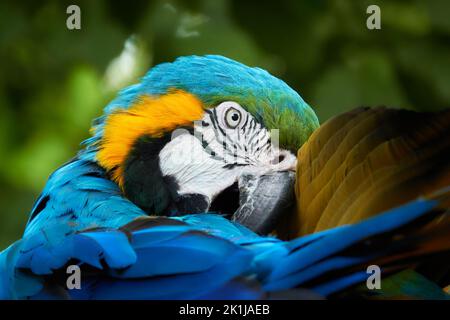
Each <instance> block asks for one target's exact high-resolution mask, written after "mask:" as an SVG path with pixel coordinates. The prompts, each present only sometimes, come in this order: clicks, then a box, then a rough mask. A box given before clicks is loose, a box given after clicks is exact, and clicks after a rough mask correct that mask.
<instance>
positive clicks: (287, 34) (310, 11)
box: [0, 0, 450, 248]
mask: <svg viewBox="0 0 450 320" xmlns="http://www.w3.org/2000/svg"><path fill="white" fill-rule="evenodd" d="M73 3H74V4H78V5H79V6H80V7H81V23H82V29H81V30H73V31H71V30H68V29H67V28H66V19H67V16H68V15H67V14H66V8H67V6H68V5H69V4H73ZM369 4H378V5H379V6H380V7H381V19H382V29H381V30H373V31H371V30H368V29H367V28H366V19H367V17H368V15H367V14H366V8H367V6H368V5H369ZM0 24H1V29H0V30H1V31H0V75H1V77H0V202H1V203H0V204H1V206H0V210H1V212H0V248H3V247H5V246H6V245H8V244H9V243H11V242H12V241H13V240H15V239H17V238H18V237H20V235H21V233H22V230H23V228H24V226H25V223H26V219H27V215H28V212H29V210H30V208H31V206H32V204H33V202H34V199H35V197H36V196H37V195H38V193H39V192H40V190H41V189H42V188H43V186H44V184H45V181H46V179H47V177H48V175H49V174H50V173H51V172H52V171H53V170H54V169H55V168H56V167H57V166H58V165H60V164H62V163H63V162H65V161H66V160H68V159H69V158H71V157H72V156H73V155H74V154H75V152H76V150H77V149H78V148H79V142H80V141H82V140H83V139H84V138H86V137H87V136H88V129H89V126H90V122H91V120H92V118H94V117H95V116H97V115H99V114H100V113H101V109H102V107H103V106H104V105H105V104H106V103H107V102H108V100H110V99H111V98H112V97H113V96H114V94H115V92H116V90H117V89H118V88H121V87H123V86H126V85H128V84H130V83H133V82H135V81H136V80H137V79H138V78H139V77H140V76H142V75H143V74H144V73H145V71H146V70H147V69H148V68H149V67H150V66H152V65H155V64H157V63H159V62H162V61H170V60H173V59H174V58H175V57H177V56H180V55H189V54H209V53H213V54H222V55H226V56H228V57H231V58H233V59H237V60H239V61H241V62H244V63H246V64H248V65H252V66H260V67H263V68H266V69H268V70H269V71H270V72H272V73H273V74H275V75H277V76H279V77H281V78H282V79H284V80H285V81H286V82H288V83H289V84H290V85H291V86H292V87H294V88H295V89H296V90H298V92H299V93H300V94H301V95H302V96H303V98H304V99H305V100H306V101H307V102H309V103H310V104H311V105H312V106H313V107H314V108H315V110H316V112H317V114H318V116H319V119H320V120H321V121H322V122H323V121H324V120H326V119H327V118H329V117H331V116H332V115H335V114H338V113H341V112H343V111H345V110H349V109H352V108H355V107H357V106H360V105H372V106H373V105H389V106H392V107H396V108H409V109H415V110H437V109H440V108H444V107H448V106H449V105H450V103H449V102H450V86H449V84H450V41H449V40H450V1H446V0H440V1H436V0H433V1H360V0H358V1H318V0H315V1H313V0H311V1H289V2H288V1H279V0H277V1H275V0H272V1H242V0H240V1H238V0H235V1H232V0H230V1H227V0H214V1H212V0H209V1H207V0H203V1H201V0H199V1H190V2H189V5H187V4H186V2H182V1H152V2H148V1H70V2H64V1H33V2H31V1H29V2H19V1H2V2H1V3H0ZM127 39H128V42H127V43H128V45H127V46H126V47H127V48H128V49H126V50H124V44H125V42H126V40H127Z"/></svg>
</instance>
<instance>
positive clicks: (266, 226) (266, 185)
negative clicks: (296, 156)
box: [232, 171, 295, 234]
mask: <svg viewBox="0 0 450 320" xmlns="http://www.w3.org/2000/svg"><path fill="white" fill-rule="evenodd" d="M294 181H295V173H294V172H292V171H281V172H275V173H271V174H267V175H262V176H253V175H243V176H242V177H240V178H239V181H238V187H239V208H238V209H237V210H236V212H235V213H234V215H233V217H232V220H234V221H237V222H239V223H240V224H242V225H244V226H246V227H247V228H249V229H251V230H253V231H254V232H256V233H258V234H268V233H270V232H272V231H273V230H274V229H275V227H276V226H277V223H278V221H279V220H280V217H281V216H283V214H285V213H288V212H289V211H290V210H289V209H291V208H292V207H293V205H294Z"/></svg>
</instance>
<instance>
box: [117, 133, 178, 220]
mask: <svg viewBox="0 0 450 320" xmlns="http://www.w3.org/2000/svg"><path fill="white" fill-rule="evenodd" d="M170 138H171V133H170V132H169V133H166V134H164V135H163V136H162V137H158V138H155V137H151V136H148V135H145V136H142V137H140V138H138V139H137V140H136V142H135V143H134V145H133V148H132V149H131V152H130V154H129V155H128V157H127V160H126V162H125V170H124V192H125V195H126V196H127V198H128V199H130V200H131V201H132V202H133V203H135V204H136V205H137V206H139V207H140V208H141V209H142V210H144V211H145V212H146V213H148V214H156V215H162V214H164V212H165V210H166V209H167V208H168V207H169V205H170V204H171V202H173V201H174V199H175V198H176V197H177V190H178V184H177V182H176V181H175V179H174V178H173V177H170V176H165V177H164V176H163V175H162V173H161V168H160V166H159V153H160V152H161V150H162V149H163V148H164V146H165V145H166V144H167V143H168V142H169V141H170Z"/></svg>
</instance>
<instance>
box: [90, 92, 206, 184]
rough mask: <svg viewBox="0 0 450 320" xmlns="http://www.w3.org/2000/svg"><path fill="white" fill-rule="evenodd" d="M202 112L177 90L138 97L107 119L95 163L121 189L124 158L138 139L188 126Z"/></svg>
mask: <svg viewBox="0 0 450 320" xmlns="http://www.w3.org/2000/svg"><path fill="white" fill-rule="evenodd" d="M203 112H204V109H203V105H202V103H201V101H200V100H198V99H197V98H196V97H195V96H193V95H192V94H189V93H187V92H184V91H181V90H178V91H173V92H170V93H168V94H166V95H163V96H159V97H152V96H141V97H140V98H139V100H138V101H137V102H136V103H135V104H134V105H133V106H131V107H130V108H128V109H119V110H117V111H115V112H114V113H112V114H111V115H110V116H108V118H107V119H106V122H105V128H104V133H103V138H102V140H101V142H100V149H99V151H98V153H97V161H98V162H99V164H100V165H101V166H102V167H103V168H105V169H106V170H108V171H110V172H111V174H112V179H113V180H114V181H116V182H117V183H118V184H119V186H121V187H122V186H123V182H124V181H123V171H124V164H125V161H126V158H127V156H128V154H129V152H130V151H131V148H132V146H133V144H134V142H135V141H136V140H137V139H138V138H139V137H141V136H143V135H150V136H152V137H161V136H162V135H163V134H164V133H167V132H171V131H173V130H175V129H176V128H177V127H180V126H192V125H193V122H194V121H196V120H200V119H201V118H202V117H203Z"/></svg>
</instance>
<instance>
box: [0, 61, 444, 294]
mask: <svg viewBox="0 0 450 320" xmlns="http://www.w3.org/2000/svg"><path fill="white" fill-rule="evenodd" d="M402 116H405V119H406V121H407V125H405V126H403V125H400V126H399V127H398V129H390V127H389V125H388V122H389V121H391V122H392V121H395V120H399V119H400V117H402ZM417 123H422V124H423V125H422V126H421V127H420V130H419V129H417V130H416V127H415V126H416V124H417ZM380 127H381V128H382V129H377V128H380ZM383 128H384V129H383ZM449 130H450V113H449V112H447V113H441V114H439V115H436V116H434V117H431V116H430V117H426V116H424V115H423V114H413V113H411V112H406V111H404V112H401V111H394V110H389V109H364V108H363V109H357V110H355V111H353V112H350V113H346V114H343V115H341V116H338V117H336V118H334V119H332V120H330V121H328V122H326V123H325V124H324V125H322V126H319V121H318V119H317V117H316V115H315V113H314V111H313V109H312V108H311V107H310V106H309V105H308V104H307V103H306V102H305V101H304V100H303V99H302V98H301V97H300V95H299V94H298V93H297V92H295V91H294V90H293V89H292V88H290V87H289V86H288V85H287V84H286V83H285V82H283V81H282V80H280V79H278V78H276V77H274V76H272V75H270V74H269V73H268V72H267V71H265V70H262V69H260V68H250V67H247V66H245V65H243V64H241V63H239V62H236V61H233V60H231V59H228V58H225V57H222V56H216V55H207V56H188V57H181V58H178V59H177V60H175V61H174V62H172V63H163V64H160V65H157V66H155V67H153V68H152V69H151V70H150V71H149V72H148V73H147V75H145V76H144V77H143V79H142V81H141V82H140V83H139V84H136V85H132V86H130V87H128V88H126V89H124V90H122V91H121V92H120V93H119V95H118V96H117V98H115V99H114V100H113V101H112V102H110V103H109V104H108V105H107V106H106V108H105V109H104V114H103V115H102V116H101V117H100V118H98V119H96V120H95V121H94V124H93V127H92V130H91V133H92V136H91V137H90V138H89V139H87V140H86V141H84V142H83V145H84V147H83V149H82V150H81V151H80V152H79V153H78V154H77V156H76V157H75V158H73V159H72V160H71V161H69V162H68V163H66V164H64V165H63V166H61V167H60V168H59V169H57V170H56V171H55V172H54V173H53V174H52V175H51V176H50V177H49V179H48V181H47V184H46V186H45V188H44V190H43V192H42V194H41V195H40V196H39V198H38V199H37V201H36V203H35V205H34V207H33V208H32V210H31V213H30V215H29V219H28V222H27V225H26V228H25V231H24V234H23V236H22V238H21V239H20V240H18V241H16V242H15V243H13V244H12V245H11V246H10V247H8V248H7V249H5V250H4V251H3V252H2V253H1V254H0V298H2V299H61V298H62V299H66V298H69V299H264V298H277V297H278V298H279V297H292V296H294V297H295V298H318V297H333V296H336V295H339V294H342V293H343V292H344V293H346V292H348V291H346V290H347V289H349V288H358V287H357V286H358V285H359V284H361V283H365V282H366V280H367V277H368V274H367V270H366V269H367V266H369V265H374V264H376V265H378V266H381V267H382V268H383V272H384V273H383V274H393V273H395V272H397V271H405V270H406V271H407V272H415V271H414V270H416V269H417V268H416V269H414V268H415V267H416V266H417V265H419V264H422V262H423V261H425V260H426V259H431V257H433V259H437V260H436V261H439V262H440V261H445V260H442V257H443V256H446V257H447V258H448V253H449V250H450V241H449V232H448V231H449V227H450V219H449V213H448V212H449V210H448V208H449V201H450V190H449V187H450V182H449V177H450V175H449V174H448V173H449V171H448V163H449V162H448V161H447V162H446V161H445V160H448V159H449V154H450V152H449V139H448V138H447V137H446V136H445V134H448V132H449ZM405 132H407V133H408V134H410V136H408V139H406V138H405V137H404V133H405ZM297 150H298V154H297V155H296V153H297ZM418 150H420V151H423V153H419V152H417V151H418ZM411 154H414V156H411V160H410V161H409V160H408V161H406V162H405V161H400V160H402V159H403V158H405V157H407V156H408V155H411ZM383 155H384V156H385V157H383ZM408 159H409V158H408ZM427 161H429V162H428V164H427V165H422V166H420V165H419V164H423V163H424V162H425V163H426V162H427ZM437 163H439V164H440V166H439V169H441V171H433V170H432V167H431V166H432V165H433V164H437ZM441 173H442V174H441ZM445 174H446V175H445ZM419 178H422V179H419ZM434 178H436V179H434ZM433 179H434V180H433ZM420 183H428V184H427V186H428V187H427V192H421V191H413V189H414V188H413V187H414V186H415V185H417V184H420ZM405 185H406V187H405ZM408 186H410V187H411V188H409V189H408ZM400 187H404V188H403V189H401V188H400ZM397 189H398V190H400V194H399V195H398V197H397V198H396V201H394V200H392V201H391V200H390V199H394V198H395V197H394V196H393V194H395V193H396V192H397V191H396V190H397ZM414 190H417V189H414ZM386 198H387V199H388V201H386V203H383V201H384V200H385V199H386ZM292 202H297V204H296V205H294V206H293V205H292ZM437 264H438V266H439V268H438V270H439V271H441V272H442V277H443V278H445V276H448V271H449V270H448V269H449V268H448V263H447V264H445V263H444V262H443V263H437ZM70 266H77V267H78V268H79V269H80V273H81V279H82V280H81V285H80V286H79V287H77V288H69V287H68V285H67V278H68V274H67V270H68V267H70ZM413 269H414V270H413ZM415 275H416V274H415V273H412V274H411V273H408V274H407V275H406V276H405V275H404V274H403V277H404V278H405V277H409V279H411V278H413V279H417V277H416V276H415ZM445 279H446V280H445V281H447V280H448V278H445ZM422 280H423V281H426V280H424V279H422ZM415 281H416V280H413V281H410V282H409V283H410V284H411V283H412V284H413V283H415ZM391 282H392V283H395V279H394V280H393V281H391ZM439 285H441V282H439ZM393 286H394V285H391V287H393ZM430 286H432V287H433V285H430ZM430 286H429V287H430ZM434 287H437V288H438V290H437V292H439V293H435V292H434V293H435V294H436V296H439V297H441V295H442V296H443V297H446V295H445V293H444V292H443V291H442V290H441V288H440V287H439V286H438V285H434ZM434 287H433V288H434ZM305 289H306V290H305ZM358 290H359V292H360V293H359V294H360V295H363V294H365V293H363V292H361V291H364V290H363V289H361V288H359V289H358ZM358 290H356V289H355V290H354V292H357V291H358ZM396 290H397V291H400V293H399V295H402V294H403V295H404V294H407V293H405V290H403V289H401V290H400V289H398V287H396ZM439 290H441V291H442V292H440V291H439ZM412 291H414V290H412ZM408 292H409V293H408V294H411V295H412V293H411V290H409V291H408Z"/></svg>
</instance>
